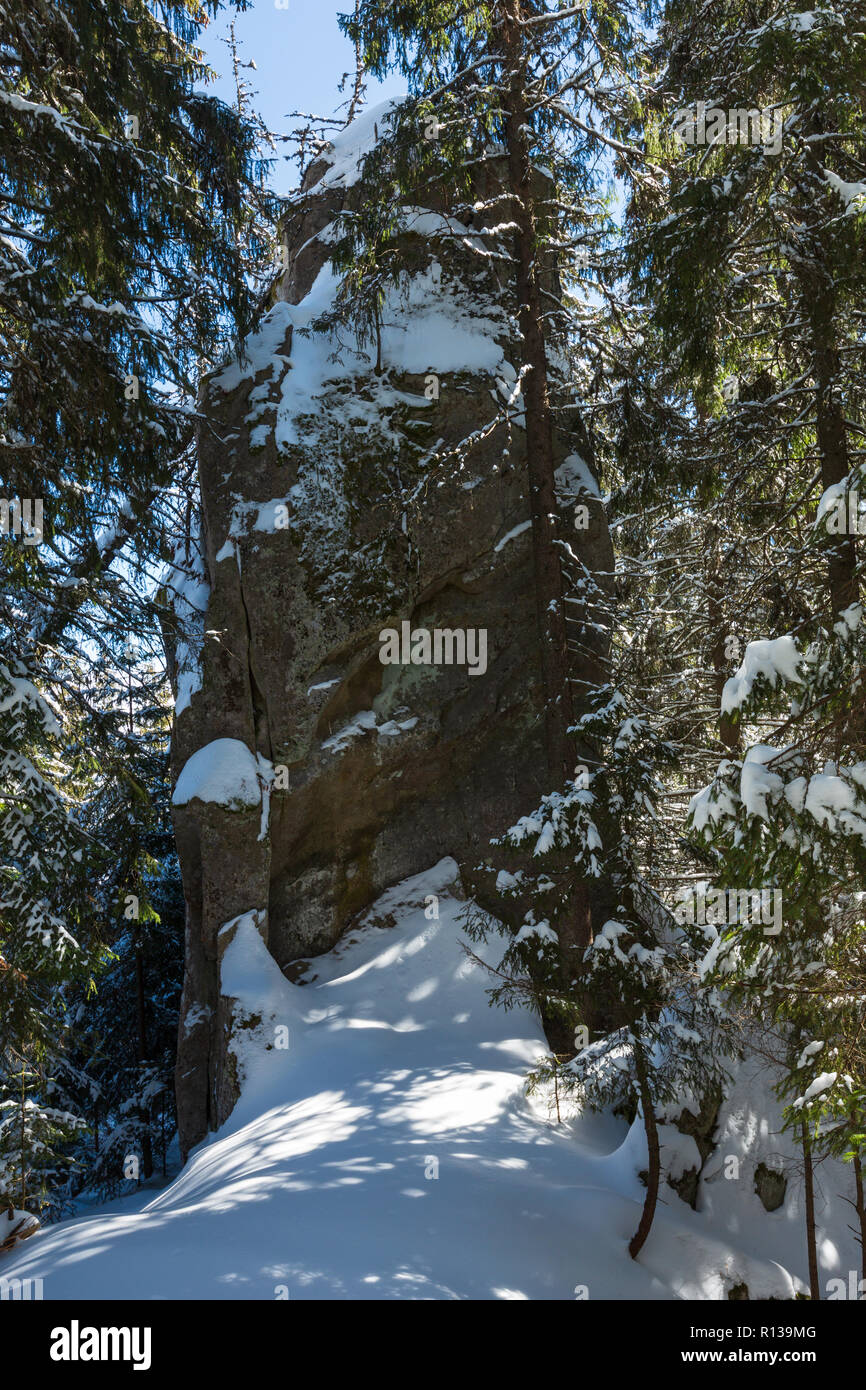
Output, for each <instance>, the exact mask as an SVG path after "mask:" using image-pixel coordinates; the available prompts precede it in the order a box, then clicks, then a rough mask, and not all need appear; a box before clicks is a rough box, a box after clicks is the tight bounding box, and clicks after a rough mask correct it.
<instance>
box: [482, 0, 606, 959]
mask: <svg viewBox="0 0 866 1390" xmlns="http://www.w3.org/2000/svg"><path fill="white" fill-rule="evenodd" d="M521 12H522V6H521V0H500V6H499V14H500V19H501V25H502V28H501V32H502V43H503V50H504V54H505V60H506V69H507V81H508V89H507V92H506V95H505V102H504V105H505V149H506V155H507V160H508V181H509V191H510V193H511V197H512V205H513V219H514V222H515V224H516V232H515V256H516V261H517V272H516V290H517V302H518V306H519V322H520V331H521V334H522V335H523V357H524V365H525V368H526V369H527V370H526V371H525V374H524V377H523V403H524V408H525V412H526V457H527V472H528V478H529V506H530V515H531V517H532V552H533V563H534V575H535V600H536V610H537V614H538V628H539V634H540V638H541V670H542V682H543V688H544V702H545V736H546V746H547V762H548V770H549V772H550V775H551V777H552V778H553V785H554V786H555V787H557V788H562V787H564V786H565V784H566V782H567V781H568V780H569V778H570V777H571V776H572V773H573V763H574V761H575V760H574V756H573V751H574V749H573V743H572V740H571V739H570V738H569V735H568V730H569V727H570V726H571V724H572V723H573V703H572V696H571V685H570V678H571V669H570V662H569V654H568V639H567V632H566V621H565V606H564V602H563V597H564V596H563V583H562V565H561V560H560V553H559V547H558V545H557V522H558V513H557V500H556V486H555V477H554V473H555V462H554V451H553V419H552V415H551V407H550V395H549V386H548V369H547V349H546V343H545V333H544V320H543V312H542V293H541V283H540V266H539V249H540V248H539V235H538V226H537V209H536V200H535V195H534V192H533V186H532V184H533V170H532V161H531V159H530V150H529V142H528V140H527V135H526V131H527V125H528V113H527V109H526V98H525V88H526V58H525V54H524V49H523V43H524V40H523V34H522V31H521V28H520V19H521ZM560 941H561V943H562V947H563V972H564V979H563V983H564V985H565V986H566V987H569V986H570V984H571V981H572V980H573V979H575V978H576V976H577V974H578V973H579V969H580V965H581V959H582V953H583V951H584V950H585V948H586V947H587V946H589V945H590V943H591V941H592V916H591V908H590V895H589V887H588V885H587V884H586V883H585V882H584V883H578V884H576V885H575V890H574V897H573V904H572V912H571V914H570V915H569V920H567V921H566V922H563V923H562V924H561V927H560Z"/></svg>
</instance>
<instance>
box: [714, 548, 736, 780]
mask: <svg viewBox="0 0 866 1390" xmlns="http://www.w3.org/2000/svg"><path fill="white" fill-rule="evenodd" d="M706 592H707V618H708V621H709V625H710V642H711V647H710V664H711V666H712V671H713V685H714V688H715V692H716V698H717V699H718V701H719V739H720V740H721V743H722V745H723V746H724V748H726V749H727V751H728V752H729V753H733V754H734V755H735V756H736V753H737V749H738V748H739V743H740V738H739V732H738V729H737V725H736V724H734V723H733V721H732V720H731V717H730V715H727V714H723V713H722V708H721V705H722V691H723V690H724V688H725V683H726V681H727V679H728V675H727V673H728V666H729V664H730V662H729V658H728V655H727V653H726V651H725V646H726V639H727V638H728V636H731V635H733V634H729V633H727V632H726V631H725V621H724V613H723V603H722V599H723V595H724V592H725V587H724V581H723V578H722V558H721V542H720V539H719V532H718V527H716V526H713V527H711V529H710V535H709V545H708V552H707V577H706Z"/></svg>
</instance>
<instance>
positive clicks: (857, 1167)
mask: <svg viewBox="0 0 866 1390" xmlns="http://www.w3.org/2000/svg"><path fill="white" fill-rule="evenodd" d="M854 1191H855V1201H854V1210H855V1211H856V1213H857V1221H858V1223H859V1226H860V1236H859V1239H860V1278H861V1279H862V1280H864V1281H866V1200H864V1191H863V1160H862V1158H861V1157H860V1154H859V1153H855V1155H854ZM863 1293H864V1295H866V1289H864V1291H863Z"/></svg>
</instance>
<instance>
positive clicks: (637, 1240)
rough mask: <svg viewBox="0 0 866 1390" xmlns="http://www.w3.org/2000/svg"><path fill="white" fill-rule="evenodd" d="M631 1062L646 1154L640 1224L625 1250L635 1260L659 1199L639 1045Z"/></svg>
mask: <svg viewBox="0 0 866 1390" xmlns="http://www.w3.org/2000/svg"><path fill="white" fill-rule="evenodd" d="M634 1060H635V1069H636V1071H637V1083H638V1092H639V1095H640V1103H641V1109H642V1111H643V1125H644V1130H645V1132H646V1144H647V1152H648V1155H649V1169H648V1171H647V1183H646V1197H645V1198H644V1204H643V1211H642V1212H641V1218H640V1225H639V1226H638V1228H637V1230H636V1231H635V1233H634V1235H633V1236H632V1238H631V1240H630V1242H629V1247H628V1253H629V1254H630V1255H631V1257H632V1259H633V1260H636V1259H637V1257H638V1255H639V1254H640V1252H641V1250H642V1249H643V1247H644V1244H645V1242H646V1238H647V1236H648V1235H649V1233H650V1230H651V1229H652V1224H653V1217H654V1216H655V1212H656V1204H657V1202H658V1197H659V1181H660V1179H661V1154H660V1151H659V1132H658V1126H657V1125H656V1114H655V1104H654V1102H653V1097H652V1091H651V1089H650V1084H649V1076H648V1074H647V1067H646V1058H645V1057H644V1053H643V1048H642V1047H641V1044H640V1043H636V1044H635V1054H634Z"/></svg>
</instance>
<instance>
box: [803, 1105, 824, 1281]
mask: <svg viewBox="0 0 866 1390" xmlns="http://www.w3.org/2000/svg"><path fill="white" fill-rule="evenodd" d="M802 1141H803V1184H804V1187H805V1191H806V1248H807V1252H808V1256H809V1297H810V1298H813V1299H816V1300H819V1299H820V1297H821V1285H820V1284H819V1282H818V1245H817V1241H816V1238H815V1170H814V1165H813V1163H812V1144H811V1142H810V1139H809V1127H808V1125H806V1124H804V1125H803V1128H802Z"/></svg>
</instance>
